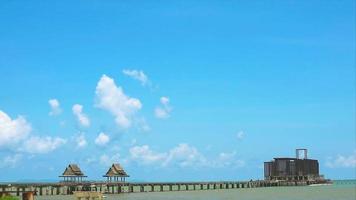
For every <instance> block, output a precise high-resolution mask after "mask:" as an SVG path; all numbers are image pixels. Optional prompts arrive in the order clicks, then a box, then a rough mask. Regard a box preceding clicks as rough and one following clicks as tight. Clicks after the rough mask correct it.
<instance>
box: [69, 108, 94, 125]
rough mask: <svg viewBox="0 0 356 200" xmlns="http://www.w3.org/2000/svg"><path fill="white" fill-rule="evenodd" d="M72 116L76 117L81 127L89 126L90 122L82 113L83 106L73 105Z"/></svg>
mask: <svg viewBox="0 0 356 200" xmlns="http://www.w3.org/2000/svg"><path fill="white" fill-rule="evenodd" d="M72 111H73V114H74V115H75V116H76V117H77V120H78V122H79V124H80V125H82V126H86V127H87V126H90V120H89V118H88V116H87V115H86V114H84V113H83V106H82V105H80V104H75V105H73V107H72Z"/></svg>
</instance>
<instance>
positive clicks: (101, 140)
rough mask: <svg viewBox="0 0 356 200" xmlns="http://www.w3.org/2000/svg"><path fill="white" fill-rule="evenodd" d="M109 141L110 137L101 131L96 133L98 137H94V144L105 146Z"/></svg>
mask: <svg viewBox="0 0 356 200" xmlns="http://www.w3.org/2000/svg"><path fill="white" fill-rule="evenodd" d="M109 142H110V137H109V136H108V135H106V134H105V133H103V132H101V133H100V134H99V135H98V137H96V139H95V144H96V145H98V146H105V145H106V144H107V143H109Z"/></svg>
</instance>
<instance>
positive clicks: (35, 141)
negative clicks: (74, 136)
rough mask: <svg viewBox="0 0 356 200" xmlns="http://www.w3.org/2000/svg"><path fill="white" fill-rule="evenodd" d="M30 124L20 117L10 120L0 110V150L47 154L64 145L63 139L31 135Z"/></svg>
mask: <svg viewBox="0 0 356 200" xmlns="http://www.w3.org/2000/svg"><path fill="white" fill-rule="evenodd" d="M31 131H32V127H31V124H30V123H28V122H27V121H26V119H25V118H24V117H22V116H19V117H18V118H17V119H11V118H10V117H9V116H8V115H7V114H6V113H5V112H3V111H1V110H0V148H7V149H9V150H11V151H14V152H23V153H30V154H44V153H49V152H52V151H54V150H55V149H57V148H58V147H60V146H61V145H63V144H65V143H66V140H65V139H62V138H59V137H56V138H52V137H49V136H45V137H40V136H35V135H32V134H31Z"/></svg>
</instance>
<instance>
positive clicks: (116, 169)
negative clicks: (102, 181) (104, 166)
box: [103, 163, 129, 182]
mask: <svg viewBox="0 0 356 200" xmlns="http://www.w3.org/2000/svg"><path fill="white" fill-rule="evenodd" d="M103 177H106V178H107V181H108V182H118V181H119V178H120V181H121V182H125V178H126V177H129V175H127V173H126V172H125V170H124V168H122V167H121V165H120V164H118V163H115V164H112V166H111V167H110V168H109V170H108V172H106V174H105V175H104V176H103Z"/></svg>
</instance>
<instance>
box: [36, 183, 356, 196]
mask: <svg viewBox="0 0 356 200" xmlns="http://www.w3.org/2000/svg"><path fill="white" fill-rule="evenodd" d="M36 199H37V200H47V199H48V200H73V199H74V197H72V196H55V197H37V198H36ZM106 199H107V200H233V199H237V200H356V181H353V182H352V184H350V183H348V184H343V183H342V182H335V183H334V185H328V186H305V187H268V188H245V189H228V190H205V191H180V192H152V193H130V194H118V195H108V196H107V198H106Z"/></svg>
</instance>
